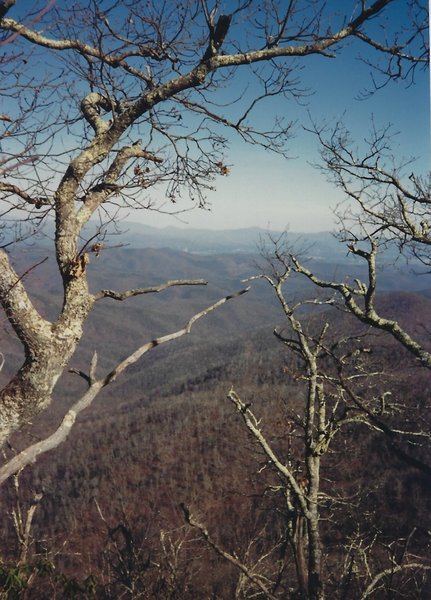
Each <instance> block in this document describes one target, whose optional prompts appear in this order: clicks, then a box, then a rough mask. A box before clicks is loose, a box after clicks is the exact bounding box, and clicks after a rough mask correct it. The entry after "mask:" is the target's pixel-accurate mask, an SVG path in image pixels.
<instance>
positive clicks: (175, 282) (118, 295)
mask: <svg viewBox="0 0 431 600" xmlns="http://www.w3.org/2000/svg"><path fill="white" fill-rule="evenodd" d="M207 283H208V282H207V281H205V280H204V279H172V280H170V281H167V282H166V283H162V284H160V285H156V286H151V287H147V288H136V289H133V290H127V291H125V292H116V291H114V290H101V291H100V292H99V293H98V294H96V295H95V299H96V300H101V299H102V298H112V300H119V301H122V300H126V299H127V298H131V297H133V296H140V295H142V294H153V293H156V294H157V293H158V292H162V291H163V290H166V289H167V288H170V287H173V286H179V285H207Z"/></svg>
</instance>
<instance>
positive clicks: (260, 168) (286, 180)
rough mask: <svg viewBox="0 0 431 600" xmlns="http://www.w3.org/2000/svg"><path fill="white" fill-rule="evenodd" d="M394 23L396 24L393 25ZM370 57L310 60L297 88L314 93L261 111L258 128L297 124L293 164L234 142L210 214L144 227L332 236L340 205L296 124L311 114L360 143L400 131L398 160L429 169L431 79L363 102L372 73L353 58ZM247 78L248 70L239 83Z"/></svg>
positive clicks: (395, 17) (357, 48) (345, 53)
mask: <svg viewBox="0 0 431 600" xmlns="http://www.w3.org/2000/svg"><path fill="white" fill-rule="evenodd" d="M403 5H404V2H403V1H402V0H400V1H399V2H396V3H395V5H394V6H393V7H392V8H391V11H390V13H389V12H388V18H389V15H390V19H391V20H392V21H389V25H390V27H396V28H398V27H399V26H400V25H402V21H403V19H404V18H405V16H404V14H403ZM395 21H398V22H395ZM359 54H361V56H366V55H367V50H366V48H364V45H363V44H360V43H352V42H350V43H349V44H348V45H347V47H346V48H344V50H342V51H341V52H340V53H339V57H338V58H337V59H330V58H324V57H322V56H310V57H307V58H305V59H303V60H302V61H301V63H299V64H300V65H301V66H302V67H303V69H302V70H301V71H300V76H301V80H302V84H303V85H304V86H305V87H307V88H309V89H310V91H313V92H314V93H313V95H312V96H310V97H308V98H307V99H306V101H305V102H303V104H304V105H299V104H297V103H295V102H294V101H287V100H285V99H278V100H275V101H273V102H269V103H268V104H267V105H265V108H264V110H263V111H262V114H260V115H259V114H255V118H256V119H257V121H259V120H260V119H262V118H263V116H264V115H265V116H267V115H268V114H270V115H271V113H272V114H276V113H277V114H281V115H285V116H286V117H287V118H288V119H292V120H295V121H297V127H296V136H295V138H294V139H292V141H291V155H292V157H295V158H292V160H286V159H284V158H281V157H278V156H276V155H274V154H271V153H268V152H265V151H264V150H262V149H260V148H256V147H251V146H247V145H246V144H244V143H242V142H241V141H240V140H238V139H235V138H232V140H231V146H230V151H229V153H228V160H227V162H228V163H229V164H230V165H231V174H230V175H229V177H227V178H219V179H218V180H217V182H216V187H217V190H216V191H215V192H213V193H210V194H208V200H209V202H210V204H211V212H207V211H193V212H190V213H187V214H185V215H181V216H180V218H178V220H172V218H171V219H169V218H167V217H163V216H162V215H146V216H145V221H146V222H147V223H148V224H154V225H158V226H164V225H168V224H176V225H179V226H191V227H205V228H210V229H220V228H240V227H250V226H260V227H269V228H271V229H284V228H286V227H287V228H289V229H290V230H292V231H321V230H328V229H329V230H331V229H333V226H334V214H333V209H334V207H335V205H336V204H337V203H338V202H339V201H340V200H341V199H342V196H341V195H340V192H339V191H338V190H337V189H335V188H334V187H333V186H332V185H330V184H328V183H327V182H326V180H325V177H324V175H322V173H321V172H319V171H318V170H316V169H315V168H313V167H312V166H311V165H310V163H313V162H316V161H318V159H319V156H318V148H317V145H316V140H315V138H314V137H313V136H312V135H311V134H309V133H307V132H305V131H304V130H303V129H302V127H301V125H305V126H309V125H310V117H309V114H308V113H310V114H311V116H312V118H313V120H315V121H316V122H317V123H318V124H320V123H322V122H323V121H326V122H327V123H328V124H331V123H334V122H336V121H337V120H338V119H340V117H343V122H344V123H345V124H346V126H347V127H348V128H349V129H350V130H351V132H352V134H353V136H354V138H355V140H357V142H358V143H360V142H361V140H362V139H363V138H364V137H365V136H366V135H367V133H368V132H369V131H370V128H371V121H372V119H374V122H375V124H376V126H377V127H384V126H386V125H388V124H391V125H392V129H393V131H394V132H398V135H396V136H395V138H394V140H393V143H394V145H393V151H394V155H395V156H396V157H398V158H399V160H400V161H402V160H403V159H406V158H410V157H415V158H417V162H416V163H415V165H414V167H412V169H413V168H414V170H415V171H416V172H418V173H422V174H425V173H426V172H428V171H429V170H430V167H431V165H430V156H431V147H430V83H429V72H428V71H426V70H420V69H418V70H417V71H416V75H415V85H410V86H409V85H408V83H406V82H405V81H399V82H390V83H389V84H388V85H387V86H386V87H384V88H383V89H381V90H379V91H378V92H376V93H375V94H374V95H372V96H371V97H369V98H367V99H365V100H364V99H359V97H360V95H361V92H362V91H363V90H364V89H365V88H367V87H368V88H370V87H371V69H370V67H369V66H367V65H366V64H364V62H363V61H361V60H359V59H358V55H359ZM242 77H246V71H244V74H243V75H242V76H241V78H242Z"/></svg>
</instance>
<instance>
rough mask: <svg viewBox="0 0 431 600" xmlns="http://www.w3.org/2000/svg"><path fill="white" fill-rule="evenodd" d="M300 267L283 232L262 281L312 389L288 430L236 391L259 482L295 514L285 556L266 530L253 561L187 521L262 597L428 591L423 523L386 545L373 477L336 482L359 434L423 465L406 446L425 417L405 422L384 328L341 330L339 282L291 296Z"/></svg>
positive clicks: (287, 418)
mask: <svg viewBox="0 0 431 600" xmlns="http://www.w3.org/2000/svg"><path fill="white" fill-rule="evenodd" d="M298 264H299V263H298V259H297V258H295V257H294V256H292V253H291V251H290V250H289V248H286V246H285V237H284V236H283V237H282V238H280V239H278V240H273V248H272V253H271V256H269V258H268V264H267V269H266V270H267V271H268V272H267V273H266V274H263V275H260V276H257V277H255V279H264V280H265V281H266V282H267V283H269V285H270V286H271V287H272V289H273V290H274V293H275V295H276V297H277V299H278V301H279V303H280V305H281V307H282V309H283V312H284V315H285V318H286V322H285V326H284V327H282V328H277V329H276V330H275V331H274V333H275V335H276V337H277V339H278V340H279V341H281V342H282V343H283V345H284V346H285V347H286V348H287V350H288V352H289V354H288V358H287V359H286V367H285V374H286V378H288V379H294V380H295V381H296V382H299V383H300V384H301V385H302V390H303V391H302V394H301V400H300V401H298V400H294V399H292V398H290V397H289V392H288V391H286V398H285V399H284V405H285V407H284V413H285V414H284V415H283V417H282V418H281V417H279V419H280V420H282V421H283V425H281V431H282V432H281V434H280V435H279V436H278V435H275V432H274V417H273V416H271V415H270V414H268V413H265V411H264V409H263V411H261V414H259V412H258V411H259V409H255V408H254V406H253V405H252V402H251V401H250V399H249V398H242V397H241V395H240V394H238V393H237V392H236V391H235V390H234V389H231V391H230V392H229V394H228V399H229V400H230V402H232V404H233V405H234V407H235V409H236V411H237V413H238V415H239V416H240V417H241V419H242V421H243V423H244V426H245V427H246V429H247V430H248V432H249V434H250V435H251V438H252V440H254V442H255V444H256V446H257V447H258V448H259V450H260V457H261V459H260V462H259V469H258V473H259V475H258V477H260V478H261V479H265V477H266V479H265V484H264V489H265V495H266V496H268V495H273V496H275V497H276V498H278V504H277V507H278V508H277V511H278V512H279V513H280V514H283V515H284V519H285V529H284V532H285V533H284V535H285V540H284V544H283V546H284V548H285V551H284V553H283V557H282V558H281V559H280V558H278V559H276V558H275V556H273V554H274V551H273V549H272V550H271V548H270V547H268V546H267V545H265V541H264V537H263V536H261V537H260V540H259V541H260V546H259V547H260V552H261V554H260V559H259V555H258V559H256V558H255V557H250V556H248V555H247V553H245V552H243V553H242V554H243V555H244V559H242V558H241V556H242V555H241V554H240V553H239V551H237V552H236V553H232V552H230V551H228V550H226V549H225V548H224V547H223V544H220V543H219V542H218V541H217V539H216V537H215V535H212V534H211V533H210V532H209V531H208V529H207V528H206V526H205V525H203V524H202V522H201V521H200V520H199V519H197V518H196V517H195V516H194V515H193V514H192V508H184V509H183V510H184V514H185V517H186V520H187V522H188V523H189V524H190V525H191V526H192V527H194V528H195V529H197V530H198V531H200V533H201V535H202V537H203V538H204V539H205V540H206V541H207V543H208V544H209V546H210V547H212V548H213V549H214V551H215V552H216V553H217V554H218V555H219V556H221V557H222V558H224V559H225V560H226V561H228V562H229V563H231V564H232V565H234V566H235V567H236V568H237V569H238V570H239V572H240V573H241V577H242V579H243V581H246V582H247V589H248V590H249V593H250V596H245V597H252V594H253V593H259V592H260V593H261V594H262V595H263V597H265V598H278V597H301V598H304V599H305V598H307V599H308V598H313V599H316V600H317V599H319V600H321V599H323V598H326V597H331V598H344V599H346V598H353V597H355V598H356V597H358V598H359V597H361V598H362V597H363V598H366V597H369V596H372V595H373V594H374V593H375V592H376V591H377V590H378V589H386V587H385V586H386V585H389V587H390V586H391V585H393V584H391V583H388V581H389V579H390V578H391V577H392V578H394V577H402V578H404V579H397V581H398V585H400V582H401V581H403V583H404V584H405V585H408V584H407V583H406V582H408V581H410V582H413V581H415V582H416V583H417V585H418V586H419V589H421V585H423V583H421V576H422V574H423V573H426V572H427V571H429V569H430V566H431V565H430V563H429V561H428V559H427V557H426V556H425V555H424V554H421V552H420V551H419V550H418V549H417V548H412V547H411V546H412V545H413V538H414V536H415V529H413V531H412V532H411V534H409V535H408V536H407V537H406V538H405V539H403V538H402V537H398V534H397V533H396V532H394V534H393V537H392V538H391V539H390V541H387V540H386V539H385V537H384V536H383V535H380V534H379V533H378V522H377V523H376V524H372V525H370V524H368V525H367V524H364V522H363V519H362V516H361V514H360V506H362V505H363V503H365V505H366V496H367V488H366V486H365V487H364V482H363V481H359V480H358V483H357V485H355V483H354V482H352V484H351V485H350V489H349V486H347V488H346V482H345V481H344V482H343V481H342V482H340V483H339V484H338V487H337V485H336V483H334V481H333V480H334V474H335V473H336V471H337V469H340V468H348V465H349V455H350V454H351V455H352V456H355V455H356V453H357V448H356V446H357V445H358V439H357V436H358V432H360V431H364V432H366V431H370V432H371V433H372V434H373V435H374V436H377V437H380V436H381V435H382V434H383V435H384V436H386V437H387V438H388V439H389V440H390V442H391V444H392V445H391V449H393V450H394V452H393V456H394V457H396V458H401V459H403V460H405V459H406V456H407V457H409V458H410V459H411V460H408V462H409V464H410V465H413V466H415V467H417V466H418V465H419V467H420V468H421V469H422V470H424V469H423V466H424V464H423V463H421V462H420V461H419V460H416V461H415V460H413V458H414V457H413V456H412V455H411V454H409V453H408V452H407V448H408V446H409V445H410V444H415V445H421V444H424V443H427V441H429V437H430V436H429V432H428V431H427V429H426V428H423V426H422V423H421V422H420V420H419V419H418V420H417V422H414V421H415V419H414V417H413V416H410V418H409V420H408V421H409V423H411V422H412V421H413V427H412V428H411V429H409V427H408V426H407V424H405V421H406V422H407V418H406V417H407V414H408V413H411V412H412V410H413V409H412V407H410V406H409V401H408V399H406V398H403V399H400V398H398V397H397V394H396V386H394V385H393V384H392V386H391V384H390V381H391V378H393V375H391V374H390V373H389V372H388V369H387V366H385V363H384V361H382V355H380V357H377V358H375V357H374V352H372V350H371V348H372V347H373V346H374V348H376V347H377V344H376V340H375V339H373V337H372V335H371V334H372V331H373V329H372V328H371V330H370V329H369V328H366V327H363V326H361V328H359V329H358V328H357V327H356V328H355V321H354V319H352V320H351V323H350V325H349V324H346V322H345V320H344V321H343V323H342V324H341V325H339V324H338V320H339V318H340V313H339V312H338V311H334V309H333V308H330V307H334V306H336V305H337V302H336V294H335V293H334V290H333V289H331V288H329V292H330V295H329V296H326V297H320V298H317V297H313V289H311V292H310V293H311V296H310V299H309V300H297V301H294V300H293V299H289V295H291V294H289V289H290V287H291V280H292V278H298V277H302V276H303V273H302V271H301V270H299V269H298ZM268 266H269V269H268ZM335 291H337V290H335ZM310 308H312V309H314V315H313V314H312V313H311V312H310ZM316 309H318V311H319V312H317V313H316ZM368 324H369V323H368V322H367V325H368ZM355 329H356V330H355ZM340 332H341V333H340ZM370 332H371V333H370ZM289 389H290V388H287V390H289ZM402 411H404V412H402ZM334 457H337V458H334ZM335 461H337V462H335ZM364 468H365V470H366V467H364ZM268 472H269V473H270V474H272V476H273V478H271V475H269V476H268V475H267V474H266V473H268ZM358 475H359V474H358ZM268 477H269V479H268ZM336 479H337V478H336V477H335V480H336ZM370 479H371V477H370ZM355 513H356V514H355ZM346 514H348V515H349V519H350V523H349V526H348V527H347V529H349V528H351V529H353V530H354V531H357V534H355V535H353V534H352V535H351V536H350V537H349V536H348V535H346V533H345V531H344V528H346V526H345V525H344V528H343V525H341V524H340V523H341V522H342V521H343V519H345V518H346V517H345V515H346ZM377 518H378V517H377ZM420 526H421V523H419V522H418V527H420ZM355 527H356V528H355ZM376 530H377V531H376ZM268 539H269V540H270V542H269V544H270V545H271V543H274V541H275V535H274V533H272V535H271V534H270V535H268ZM334 539H337V542H334V541H333V540H334ZM286 548H288V549H289V551H286ZM403 548H404V550H403ZM419 548H420V545H419ZM242 550H243V549H242ZM268 556H270V560H267V558H268ZM264 559H265V560H264ZM280 563H281V564H280ZM276 567H277V568H276ZM410 578H411V579H410ZM293 582H296V586H295V584H294V583H293ZM388 589H389V588H388ZM240 597H241V596H240Z"/></svg>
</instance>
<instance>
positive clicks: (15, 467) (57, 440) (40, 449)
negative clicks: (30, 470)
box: [0, 288, 248, 485]
mask: <svg viewBox="0 0 431 600" xmlns="http://www.w3.org/2000/svg"><path fill="white" fill-rule="evenodd" d="M246 292H248V288H247V289H244V290H241V291H239V292H237V293H234V294H230V295H229V296H225V297H224V298H221V299H220V300H218V301H217V302H215V303H214V304H212V305H211V306H208V307H207V308H205V309H204V310H202V311H200V312H198V313H196V314H195V315H193V317H191V319H189V321H188V322H187V323H186V325H185V326H184V327H183V328H182V329H180V330H178V331H176V332H174V333H169V334H167V335H164V336H162V337H159V338H156V339H154V340H152V341H151V342H147V343H146V344H143V345H142V346H140V347H139V348H138V349H137V350H135V352H133V353H132V354H130V355H129V356H128V357H127V358H125V359H124V360H123V361H121V362H120V363H118V364H117V365H116V366H115V367H114V368H113V369H112V370H111V371H110V372H109V373H107V374H106V375H105V376H104V377H102V378H100V379H96V376H95V372H96V364H97V355H96V354H94V355H93V358H92V361H91V365H90V373H89V375H86V374H84V373H81V372H79V371H73V372H75V373H78V374H79V375H81V376H82V377H83V378H84V379H85V380H86V381H87V383H88V384H89V388H88V390H87V391H86V393H85V394H84V395H83V396H82V397H81V398H80V399H79V400H78V401H77V402H75V403H74V404H73V406H72V408H70V409H69V410H68V412H67V413H66V415H65V416H64V417H63V419H62V421H61V423H60V425H59V426H58V427H57V429H56V430H55V431H54V433H52V434H51V435H50V436H48V437H47V438H45V439H44V440H41V441H40V442H37V443H36V444H33V445H32V446H29V447H28V448H26V449H25V450H22V451H21V452H20V453H19V454H17V455H16V456H15V457H14V458H12V459H11V460H10V461H8V462H7V463H6V464H4V465H3V466H2V467H0V485H1V484H2V483H3V482H4V481H6V479H8V478H9V477H10V476H11V475H13V474H15V473H17V472H18V471H19V470H20V469H23V468H24V467H26V466H27V465H30V464H31V463H34V462H35V461H36V460H37V458H38V457H39V456H40V455H41V454H44V453H45V452H48V451H49V450H53V449H54V448H56V447H57V446H59V445H60V444H61V443H62V442H64V441H65V439H66V438H67V437H68V435H69V434H70V431H71V429H72V427H73V425H74V424H75V421H76V418H77V416H78V415H79V414H80V413H81V412H82V411H83V410H85V409H86V408H88V407H89V406H90V405H91V403H92V402H93V400H94V398H95V397H96V396H97V395H98V394H99V392H100V391H101V390H102V389H103V388H104V387H106V386H107V385H109V384H110V383H112V382H113V381H115V379H117V377H118V376H119V375H121V373H122V372H123V371H124V370H125V369H127V367H129V366H130V365H132V364H133V363H135V362H136V361H137V360H138V359H139V358H141V357H142V356H143V355H144V354H146V353H147V352H149V351H150V350H152V349H153V348H155V347H156V346H160V345H161V344H164V343H165V342H170V341H173V340H176V339H178V338H180V337H182V336H183V335H187V334H188V333H190V331H191V328H192V326H193V325H194V323H196V321H198V320H199V319H201V318H202V317H204V316H206V315H207V314H209V313H210V312H212V311H213V310H215V309H216V308H218V307H220V306H222V305H223V304H225V303H226V302H227V301H228V300H231V299H232V298H237V297H239V296H242V295H243V294H245V293H246Z"/></svg>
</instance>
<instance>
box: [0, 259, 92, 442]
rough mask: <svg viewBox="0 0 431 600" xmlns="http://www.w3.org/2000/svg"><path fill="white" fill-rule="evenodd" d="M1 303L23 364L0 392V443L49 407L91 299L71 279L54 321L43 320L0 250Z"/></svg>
mask: <svg viewBox="0 0 431 600" xmlns="http://www.w3.org/2000/svg"><path fill="white" fill-rule="evenodd" d="M0 300H1V303H2V305H3V308H4V310H5V312H6V315H7V317H8V319H9V322H10V324H11V326H12V327H13V329H14V330H15V332H16V334H17V336H18V337H19V339H20V340H21V342H22V344H23V347H24V353H25V360H24V363H23V365H22V366H21V368H20V369H19V370H18V372H17V373H16V374H15V376H14V377H13V378H12V379H11V381H10V382H9V383H8V384H7V385H6V387H4V388H3V390H1V392H0V444H3V443H4V442H5V440H6V439H7V437H8V436H9V435H10V434H11V433H12V432H13V431H14V430H15V429H17V428H18V427H20V426H21V425H23V424H24V423H26V422H28V421H29V420H31V419H32V418H33V417H34V416H35V415H36V414H38V413H39V412H40V411H41V410H43V409H44V408H45V407H46V406H47V405H48V404H49V403H50V400H51V396H52V392H53V389H54V386H55V384H56V383H57V380H58V378H59V377H60V375H61V374H62V372H63V371H64V368H65V367H66V365H67V364H68V362H69V360H70V358H71V356H72V355H73V353H74V351H75V348H76V345H77V343H78V342H79V340H80V339H81V336H82V332H83V324H84V321H85V319H86V317H87V315H88V313H89V311H90V310H91V307H92V305H93V302H94V298H93V296H91V295H90V294H89V293H88V288H87V282H86V279H85V275H84V276H83V277H81V278H77V279H70V281H69V282H68V283H67V285H66V286H65V299H64V306H63V310H62V313H61V315H60V317H59V319H58V321H57V322H54V323H51V322H49V321H47V320H45V319H43V318H42V317H41V316H40V314H39V313H38V312H37V310H36V309H35V308H34V306H33V304H32V302H31V300H30V298H29V296H28V294H27V292H26V290H25V288H24V286H23V284H22V282H21V280H20V279H19V276H18V275H17V273H16V272H15V270H14V269H13V267H12V266H11V264H10V262H9V258H8V256H7V254H6V253H5V252H4V251H0Z"/></svg>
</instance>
